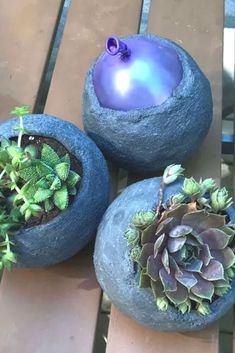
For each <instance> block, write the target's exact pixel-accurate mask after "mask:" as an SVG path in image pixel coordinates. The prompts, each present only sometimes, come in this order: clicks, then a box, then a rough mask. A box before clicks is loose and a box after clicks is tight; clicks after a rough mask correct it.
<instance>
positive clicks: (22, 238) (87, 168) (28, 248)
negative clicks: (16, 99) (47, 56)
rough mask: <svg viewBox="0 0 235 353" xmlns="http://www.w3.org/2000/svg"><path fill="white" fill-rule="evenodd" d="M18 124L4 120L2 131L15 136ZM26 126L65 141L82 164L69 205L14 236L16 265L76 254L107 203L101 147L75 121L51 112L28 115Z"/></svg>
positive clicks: (44, 262)
mask: <svg viewBox="0 0 235 353" xmlns="http://www.w3.org/2000/svg"><path fill="white" fill-rule="evenodd" d="M16 125H18V120H17V119H15V118H14V119H11V120H9V121H7V122H5V123H3V124H2V125H1V126H0V133H1V135H3V136H5V137H12V136H15V135H16V134H17V132H16V131H14V130H13V127H15V126H16ZM24 127H25V128H26V129H27V130H29V131H30V132H31V134H32V135H40V136H46V137H51V138H54V139H56V140H57V141H59V142H60V143H62V144H63V145H64V146H65V147H66V149H67V150H68V151H69V152H70V153H71V154H73V155H74V156H75V157H76V158H77V159H78V160H79V161H80V162H81V164H82V168H83V176H82V180H81V184H80V188H79V191H78V193H77V195H76V197H75V200H74V201H73V202H72V203H71V204H70V206H69V207H68V209H66V210H65V211H64V212H61V213H60V214H59V215H58V216H57V217H55V218H53V219H52V220H51V221H49V222H48V223H46V224H42V225H38V226H35V227H32V228H27V229H23V230H21V231H20V232H18V233H16V234H15V236H14V239H13V241H14V243H15V251H16V253H17V260H18V262H17V266H21V267H41V266H48V265H52V264H56V263H58V262H61V261H63V260H65V259H67V258H69V257H71V256H73V255H74V254H76V253H77V252H78V251H79V250H80V249H82V248H83V247H84V246H85V245H86V244H87V243H88V242H89V241H90V240H91V238H92V237H93V236H94V235H95V231H96V228H97V226H98V224H99V221H100V219H101V217H102V215H103V213H104V211H105V209H106V207H107V206H108V194H109V178H108V171H107V167H106V163H105V160H104V158H103V156H102V154H101V152H100V151H99V149H98V148H97V147H96V145H95V144H94V143H93V142H92V141H91V140H90V139H89V138H87V137H86V135H85V134H84V133H83V132H82V131H81V130H79V129H78V128H77V127H76V126H75V125H73V124H71V123H69V122H67V121H63V120H61V119H58V118H55V117H52V116H48V115H28V116H25V118H24Z"/></svg>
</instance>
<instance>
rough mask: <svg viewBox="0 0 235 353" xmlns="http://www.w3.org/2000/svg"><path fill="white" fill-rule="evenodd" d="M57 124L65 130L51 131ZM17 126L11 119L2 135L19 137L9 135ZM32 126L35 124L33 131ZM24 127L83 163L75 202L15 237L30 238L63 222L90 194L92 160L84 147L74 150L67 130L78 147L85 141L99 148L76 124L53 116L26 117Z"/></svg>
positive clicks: (13, 133)
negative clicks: (61, 147)
mask: <svg viewBox="0 0 235 353" xmlns="http://www.w3.org/2000/svg"><path fill="white" fill-rule="evenodd" d="M55 122H56V123H57V124H58V123H59V124H60V126H63V127H64V129H61V130H57V129H54V130H53V129H51V128H50V127H51V124H52V123H55ZM17 124H18V118H11V119H10V120H7V121H6V122H4V123H2V124H1V125H0V132H1V135H3V136H5V137H8V138H10V137H14V136H17V134H18V133H17V131H14V130H11V133H9V130H10V129H12V128H13V127H14V126H16V125H17ZM31 124H33V129H32V125H31ZM42 125H43V126H42ZM29 126H30V127H29ZM24 127H25V128H26V129H27V128H28V129H29V130H30V132H31V135H37V136H45V137H48V138H53V139H56V140H57V141H58V142H60V143H61V144H62V145H63V146H64V147H65V148H66V149H67V150H68V152H69V153H70V154H72V155H74V156H75V157H76V158H77V160H78V161H79V162H80V163H81V166H82V178H81V182H80V186H79V190H78V193H77V195H76V196H75V198H74V200H73V202H72V203H70V204H69V207H68V208H67V209H66V210H64V211H61V212H60V213H59V214H58V215H57V216H56V217H54V218H52V219H51V220H50V221H48V222H47V223H44V224H39V225H36V226H32V227H29V228H22V229H21V230H20V231H18V232H17V233H16V234H15V235H14V236H17V237H18V236H20V237H21V238H23V237H28V236H29V235H30V234H31V232H32V230H33V231H34V232H35V231H36V230H38V231H39V232H40V230H41V229H42V228H51V227H53V226H54V225H56V224H58V223H61V222H63V221H64V219H66V217H67V215H68V214H69V213H70V212H71V210H72V209H74V208H77V207H81V206H82V204H83V200H84V198H86V197H87V195H88V194H89V170H91V168H92V161H91V158H86V156H87V155H88V153H87V149H86V148H84V147H82V148H81V150H77V151H76V150H75V149H74V147H73V144H72V142H71V140H69V139H68V136H67V133H66V131H67V129H68V128H69V129H71V133H73V134H75V135H76V136H77V145H81V144H80V142H81V141H83V143H84V141H86V140H87V143H88V144H93V145H94V146H95V148H97V146H96V145H95V144H94V143H93V141H92V140H90V138H89V137H88V136H86V135H85V134H84V133H83V132H82V131H81V130H80V129H79V128H78V127H77V126H75V125H74V124H72V123H70V122H68V121H66V120H63V119H60V118H57V117H54V116H51V115H47V114H31V115H27V116H25V117H24ZM3 129H5V130H6V132H4V131H3V133H2V130H3ZM47 129H48V130H47ZM97 149H98V148H97ZM81 151H82V153H81ZM48 237H50V233H48Z"/></svg>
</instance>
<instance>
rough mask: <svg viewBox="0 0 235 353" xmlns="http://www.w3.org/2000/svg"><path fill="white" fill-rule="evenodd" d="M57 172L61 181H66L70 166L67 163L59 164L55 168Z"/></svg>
mask: <svg viewBox="0 0 235 353" xmlns="http://www.w3.org/2000/svg"><path fill="white" fill-rule="evenodd" d="M55 172H56V174H57V176H58V177H59V178H60V179H61V180H63V181H65V180H66V179H67V178H68V175H69V164H68V163H65V162H62V163H59V164H57V165H56V166H55Z"/></svg>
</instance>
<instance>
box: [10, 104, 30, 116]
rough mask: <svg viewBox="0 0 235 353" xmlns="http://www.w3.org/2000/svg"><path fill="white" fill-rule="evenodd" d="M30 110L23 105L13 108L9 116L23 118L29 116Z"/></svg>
mask: <svg viewBox="0 0 235 353" xmlns="http://www.w3.org/2000/svg"><path fill="white" fill-rule="evenodd" d="M30 112H31V109H30V107H29V106H27V105H23V106H22V107H15V108H14V109H13V110H12V111H11V114H12V115H18V116H23V115H26V114H30Z"/></svg>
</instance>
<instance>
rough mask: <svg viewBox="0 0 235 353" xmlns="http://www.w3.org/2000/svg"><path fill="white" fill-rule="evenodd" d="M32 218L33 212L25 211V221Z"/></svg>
mask: <svg viewBox="0 0 235 353" xmlns="http://www.w3.org/2000/svg"><path fill="white" fill-rule="evenodd" d="M31 216H32V212H31V210H30V209H27V210H26V211H25V216H24V218H25V220H26V221H28V220H29V219H30V218H31Z"/></svg>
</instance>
